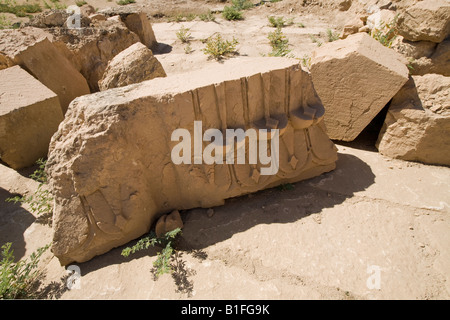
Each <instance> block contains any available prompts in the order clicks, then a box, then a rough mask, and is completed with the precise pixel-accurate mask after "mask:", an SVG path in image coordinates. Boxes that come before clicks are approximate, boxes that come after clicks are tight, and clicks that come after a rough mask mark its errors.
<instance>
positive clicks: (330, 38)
mask: <svg viewBox="0 0 450 320" xmlns="http://www.w3.org/2000/svg"><path fill="white" fill-rule="evenodd" d="M327 39H328V42H333V41H336V40H339V33H336V32H333V30H331V29H327Z"/></svg>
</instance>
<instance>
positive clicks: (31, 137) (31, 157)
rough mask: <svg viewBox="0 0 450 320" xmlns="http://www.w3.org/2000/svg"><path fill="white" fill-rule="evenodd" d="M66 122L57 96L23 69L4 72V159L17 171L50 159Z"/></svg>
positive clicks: (0, 141) (0, 134)
mask: <svg viewBox="0 0 450 320" xmlns="http://www.w3.org/2000/svg"><path fill="white" fill-rule="evenodd" d="M62 120H63V114H62V110H61V106H60V104H59V100H58V97H57V95H56V94H55V93H54V92H52V91H51V90H50V89H48V88H47V87H46V86H44V85H43V84H42V83H40V82H39V81H38V80H36V79H35V78H34V77H33V76H32V75H30V74H29V73H28V72H26V71H25V70H23V69H22V68H21V67H19V66H13V67H11V68H7V69H4V70H0V159H1V160H2V161H4V162H5V163H7V164H8V165H9V166H10V167H11V168H13V169H20V168H23V167H27V166H30V165H33V164H34V163H35V162H36V160H38V159H39V158H43V157H46V156H47V151H48V146H49V143H50V138H51V137H52V135H53V134H54V133H55V132H56V130H57V129H58V125H59V123H60V122H61V121H62Z"/></svg>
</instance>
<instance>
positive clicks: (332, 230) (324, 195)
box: [0, 0, 450, 299]
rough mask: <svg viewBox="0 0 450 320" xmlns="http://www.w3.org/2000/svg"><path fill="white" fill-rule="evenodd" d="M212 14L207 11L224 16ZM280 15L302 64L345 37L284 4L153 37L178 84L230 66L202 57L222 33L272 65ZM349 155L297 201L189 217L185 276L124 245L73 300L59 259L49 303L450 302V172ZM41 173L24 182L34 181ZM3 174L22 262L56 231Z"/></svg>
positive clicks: (88, 276) (158, 24)
mask: <svg viewBox="0 0 450 320" xmlns="http://www.w3.org/2000/svg"><path fill="white" fill-rule="evenodd" d="M93 2H94V1H88V3H90V4H93ZM139 2H143V3H144V5H145V4H147V5H149V3H148V1H147V3H145V2H144V1H139V0H138V3H139ZM193 2H197V1H178V2H177V1H167V3H171V4H173V5H175V4H176V5H177V6H180V7H183V8H184V7H185V6H187V8H188V9H189V5H191V8H192V3H193ZM291 2H292V1H291ZM288 3H289V1H288ZM96 4H98V6H97V5H96ZM150 4H152V6H151V8H150V7H147V8H148V10H149V12H150V11H151V10H153V12H156V13H157V12H159V11H161V10H164V8H165V7H162V5H161V1H155V2H153V3H150ZM203 4H204V3H203V2H202V6H201V9H202V10H203V9H204V8H207V7H208V6H209V7H213V6H218V5H220V4H218V3H215V2H211V3H208V4H207V5H206V6H203ZM93 5H94V6H95V7H99V8H102V7H103V6H109V5H111V3H110V2H108V1H103V2H102V1H101V0H99V1H98V3H97V2H96V3H94V4H93ZM222 6H223V4H222ZM169 8H170V9H171V10H172V12H178V11H179V10H181V9H179V7H176V6H175V7H173V6H172V7H169ZM199 8H200V6H197V9H198V10H199ZM188 9H186V10H188ZM166 10H168V9H167V8H166ZM186 12H187V11H186ZM156 13H155V14H156ZM269 14H277V15H283V16H285V17H286V18H289V17H291V18H293V19H294V20H293V22H294V24H293V25H291V26H289V27H286V28H284V29H283V32H284V33H285V34H286V35H287V36H288V38H289V40H290V44H291V46H290V49H292V52H291V54H292V55H294V56H295V57H297V58H299V59H301V58H303V57H305V56H307V55H310V54H311V51H312V50H314V48H315V47H316V46H317V45H316V44H315V43H313V42H312V41H311V36H310V35H316V36H317V37H318V38H321V39H322V41H323V42H325V41H326V37H325V32H326V30H327V29H328V28H330V29H339V26H340V25H342V24H343V22H344V21H345V18H346V17H345V14H344V13H341V12H337V11H336V12H334V13H333V14H331V13H328V14H327V15H317V13H316V12H314V11H311V10H310V11H308V10H305V11H302V12H301V14H300V13H299V9H298V7H295V8H294V10H293V11H291V10H290V8H289V6H288V5H284V6H281V5H280V6H276V5H273V6H271V7H265V8H257V9H253V10H250V11H247V12H246V19H245V20H243V21H238V22H229V21H225V20H223V19H222V18H220V16H217V19H216V21H215V22H203V21H200V20H198V19H196V20H194V21H190V22H187V21H185V22H181V23H176V22H167V21H166V20H164V19H159V20H158V19H156V20H154V21H153V28H154V31H155V35H156V37H157V40H158V41H159V43H160V44H159V46H158V48H157V49H156V50H155V55H156V56H157V58H158V60H160V61H161V63H162V64H163V67H164V69H165V70H166V72H167V74H168V75H170V74H175V73H179V72H188V71H189V70H194V69H198V68H201V67H203V66H205V65H206V64H213V63H219V62H217V61H214V60H208V58H207V57H206V55H204V54H203V52H202V51H201V49H202V48H203V46H204V44H203V43H202V40H203V39H206V38H207V37H209V36H211V35H214V34H216V33H221V34H222V35H224V37H225V38H229V39H231V37H233V36H235V37H236V38H237V39H238V40H239V45H238V48H237V49H238V52H239V55H241V56H260V55H264V54H268V53H269V52H270V46H269V45H268V40H267V34H268V32H270V31H272V30H274V29H273V28H271V27H269V26H268V22H267V15H269ZM299 23H303V24H304V27H299V26H298V24H299ZM181 26H184V27H187V28H189V29H190V33H191V42H190V45H191V49H192V52H191V53H189V54H186V53H185V47H186V45H185V44H182V43H181V42H180V41H179V40H178V39H177V37H176V31H178V30H179V29H180V28H181ZM232 59H239V56H237V57H234V58H232ZM338 148H339V160H338V162H337V168H336V169H335V170H334V171H333V172H330V173H327V174H324V175H322V176H319V177H316V178H314V179H310V180H307V181H302V182H299V183H296V184H295V185H293V186H294V188H292V189H291V190H280V189H279V188H274V189H270V190H265V191H261V192H258V193H256V194H253V195H248V196H243V197H240V198H236V199H230V200H228V201H227V202H226V204H225V205H224V206H221V207H217V208H214V214H213V215H212V216H211V215H210V214H209V215H208V214H207V209H193V210H189V211H185V212H182V218H183V220H184V223H185V228H184V230H183V236H182V238H181V239H180V241H179V243H178V245H177V248H178V249H179V251H178V254H177V256H176V260H175V264H176V268H175V272H174V273H173V274H171V275H169V274H166V275H163V276H162V277H160V278H159V279H155V278H154V275H153V273H152V267H153V266H152V264H153V262H154V261H155V260H156V251H155V250H147V251H144V252H139V253H137V254H134V255H132V256H130V257H128V258H124V257H122V256H121V255H120V252H121V250H122V249H123V248H124V247H125V246H123V247H120V248H117V249H114V250H112V251H110V252H108V253H106V254H104V255H102V256H99V257H96V258H94V259H92V260H91V261H89V262H86V263H81V264H77V265H76V266H77V267H79V270H80V273H81V278H80V282H79V284H80V288H79V289H75V288H73V289H72V290H69V289H68V288H67V281H68V279H67V277H68V273H67V270H66V268H64V267H61V266H60V265H59V262H58V260H57V259H56V258H54V257H53V256H52V254H51V253H50V252H47V253H46V254H45V255H44V257H43V259H42V263H41V268H42V271H43V273H42V274H43V275H42V277H41V285H40V290H41V293H42V297H43V298H59V299H185V298H192V299H449V298H450V232H449V231H450V207H449V204H450V168H447V167H438V166H429V165H423V164H418V163H412V162H405V161H400V160H391V159H388V158H386V157H383V156H381V155H380V154H378V153H377V152H376V150H375V149H374V148H373V139H372V140H371V141H369V142H368V143H367V142H364V141H363V142H362V143H361V142H360V141H359V142H358V141H357V142H354V143H349V144H345V145H344V144H340V145H338ZM2 170H4V168H3V169H2ZM32 170H33V168H30V169H28V170H24V171H22V172H21V173H22V175H23V176H28V174H29V173H30V172H32ZM2 172H3V171H2ZM2 175H3V176H2V179H0V244H2V243H4V242H13V249H14V251H15V256H16V258H17V259H20V258H24V257H27V256H29V255H30V254H31V252H33V251H34V250H36V249H37V248H38V247H41V246H43V245H45V244H47V243H50V242H51V227H49V226H48V224H46V219H45V217H36V216H33V214H32V213H30V211H29V208H28V207H26V206H24V207H21V206H19V205H14V204H11V203H6V202H4V199H6V198H7V197H10V196H11V195H12V194H15V193H24V192H30V191H32V190H33V188H35V187H36V185H35V184H33V183H32V182H29V181H28V182H27V181H26V180H23V176H22V178H21V179H20V180H17V179H16V178H15V177H12V178H11V179H10V180H7V179H5V178H4V177H5V176H6V174H3V173H2ZM131 244H133V243H130V244H128V245H131Z"/></svg>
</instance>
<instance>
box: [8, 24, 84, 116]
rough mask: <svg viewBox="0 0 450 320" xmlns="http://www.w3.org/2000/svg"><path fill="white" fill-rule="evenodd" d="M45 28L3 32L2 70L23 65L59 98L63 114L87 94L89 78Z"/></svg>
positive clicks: (27, 28)
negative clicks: (67, 56) (86, 77)
mask: <svg viewBox="0 0 450 320" xmlns="http://www.w3.org/2000/svg"><path fill="white" fill-rule="evenodd" d="M51 39H52V35H51V34H50V33H48V32H46V31H44V30H42V29H38V28H33V27H26V28H22V29H17V30H0V69H3V68H7V67H11V66H14V65H20V66H21V67H22V68H24V69H25V70H26V71H28V72H29V73H30V74H32V75H33V76H34V77H36V78H37V79H38V80H39V81H40V82H41V83H42V84H44V85H45V86H46V87H48V88H49V89H50V90H52V91H53V92H54V93H56V94H57V95H58V98H59V101H60V104H61V108H62V110H63V113H65V112H66V110H67V107H68V106H69V103H70V102H71V101H72V100H73V99H75V98H76V97H78V96H81V95H84V94H88V93H90V91H89V86H88V84H87V82H86V79H85V78H84V77H83V76H82V75H81V74H80V73H79V72H78V71H77V70H76V69H75V68H74V66H73V65H72V64H71V63H70V61H69V60H67V58H66V57H65V56H64V55H63V54H61V52H60V51H59V50H58V49H57V47H55V46H54V45H53V43H52V42H51V41H50V40H51Z"/></svg>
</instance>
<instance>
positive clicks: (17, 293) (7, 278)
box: [0, 242, 50, 299]
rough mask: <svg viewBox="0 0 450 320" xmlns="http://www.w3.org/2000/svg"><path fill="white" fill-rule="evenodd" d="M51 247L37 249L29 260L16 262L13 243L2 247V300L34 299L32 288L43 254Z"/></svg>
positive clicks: (0, 288) (0, 269)
mask: <svg viewBox="0 0 450 320" xmlns="http://www.w3.org/2000/svg"><path fill="white" fill-rule="evenodd" d="M49 246H50V245H46V246H45V247H42V248H39V249H37V251H35V252H33V253H32V254H31V256H30V258H29V261H28V259H27V260H19V261H18V262H16V263H15V262H14V251H13V250H11V242H8V243H6V244H4V245H3V246H2V247H1V250H2V252H1V257H2V260H1V261H0V299H24V298H33V297H34V296H33V293H32V290H31V287H32V285H33V283H34V282H35V280H36V278H37V276H38V270H37V266H38V263H39V260H40V258H41V256H42V254H43V253H44V252H45V251H46V250H47V249H48V248H49Z"/></svg>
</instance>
